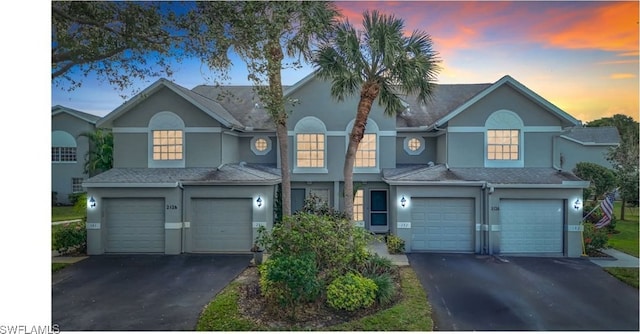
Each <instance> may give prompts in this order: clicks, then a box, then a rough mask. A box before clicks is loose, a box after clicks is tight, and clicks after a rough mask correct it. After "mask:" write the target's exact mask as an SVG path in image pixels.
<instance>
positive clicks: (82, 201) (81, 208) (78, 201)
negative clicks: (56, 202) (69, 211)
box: [69, 193, 87, 217]
mask: <svg viewBox="0 0 640 334" xmlns="http://www.w3.org/2000/svg"><path fill="white" fill-rule="evenodd" d="M74 195H77V196H76V198H75V202H74V204H73V211H75V212H76V213H78V214H80V215H82V216H83V217H86V216H87V193H78V194H74ZM69 196H71V195H69Z"/></svg>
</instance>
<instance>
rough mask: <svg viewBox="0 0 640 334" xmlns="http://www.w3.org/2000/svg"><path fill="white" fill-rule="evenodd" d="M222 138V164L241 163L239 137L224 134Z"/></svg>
mask: <svg viewBox="0 0 640 334" xmlns="http://www.w3.org/2000/svg"><path fill="white" fill-rule="evenodd" d="M220 138H221V139H222V143H221V145H220V146H221V147H222V163H224V164H228V163H232V162H239V159H240V153H239V151H240V147H239V145H238V141H239V138H238V136H237V135H230V134H226V133H222V135H221V136H220Z"/></svg>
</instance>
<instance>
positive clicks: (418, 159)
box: [396, 134, 438, 165]
mask: <svg viewBox="0 0 640 334" xmlns="http://www.w3.org/2000/svg"><path fill="white" fill-rule="evenodd" d="M407 137H415V135H412V134H399V135H398V137H397V138H396V162H397V163H398V164H422V165H424V164H427V163H428V162H429V161H433V162H436V160H437V153H438V152H437V142H438V139H437V138H436V137H422V138H423V139H424V145H425V148H424V151H422V152H421V153H420V154H418V155H409V154H408V153H407V152H406V151H405V150H404V140H405V138H407Z"/></svg>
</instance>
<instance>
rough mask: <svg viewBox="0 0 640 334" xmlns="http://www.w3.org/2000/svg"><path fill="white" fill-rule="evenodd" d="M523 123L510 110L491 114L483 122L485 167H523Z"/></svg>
mask: <svg viewBox="0 0 640 334" xmlns="http://www.w3.org/2000/svg"><path fill="white" fill-rule="evenodd" d="M523 130H524V122H522V119H521V118H520V116H518V114H517V113H515V112H513V111H510V110H505V109H502V110H498V111H495V112H493V113H492V114H491V115H489V117H488V118H487V121H486V122H485V155H484V164H485V166H486V167H524V152H523V149H524V145H523V138H524V136H523Z"/></svg>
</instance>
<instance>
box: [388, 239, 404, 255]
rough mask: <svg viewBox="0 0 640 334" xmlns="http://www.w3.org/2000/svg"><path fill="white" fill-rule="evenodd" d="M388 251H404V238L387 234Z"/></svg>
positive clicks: (399, 252)
mask: <svg viewBox="0 0 640 334" xmlns="http://www.w3.org/2000/svg"><path fill="white" fill-rule="evenodd" d="M387 251H389V253H390V254H402V253H404V240H402V239H401V238H400V237H398V236H397V235H393V234H390V235H388V236H387Z"/></svg>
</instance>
